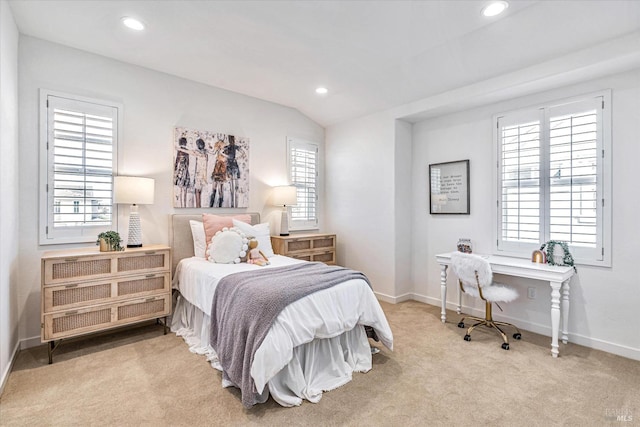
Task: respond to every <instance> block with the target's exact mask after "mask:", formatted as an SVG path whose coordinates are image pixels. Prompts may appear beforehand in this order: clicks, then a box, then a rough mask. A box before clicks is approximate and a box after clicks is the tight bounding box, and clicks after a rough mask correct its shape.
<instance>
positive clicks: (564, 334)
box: [562, 279, 571, 344]
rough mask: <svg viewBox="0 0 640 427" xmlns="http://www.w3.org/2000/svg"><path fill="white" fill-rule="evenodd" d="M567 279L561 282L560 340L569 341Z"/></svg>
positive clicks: (564, 342)
mask: <svg viewBox="0 0 640 427" xmlns="http://www.w3.org/2000/svg"><path fill="white" fill-rule="evenodd" d="M569 281H571V279H569V280H565V281H564V282H563V283H562V342H563V344H566V343H567V342H569Z"/></svg>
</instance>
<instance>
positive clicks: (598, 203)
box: [495, 91, 611, 265]
mask: <svg viewBox="0 0 640 427" xmlns="http://www.w3.org/2000/svg"><path fill="white" fill-rule="evenodd" d="M610 99H611V94H610V92H608V91H607V92H603V93H599V94H596V95H592V96H587V97H583V98H580V99H572V100H567V101H564V102H558V103H554V104H550V105H545V106H541V107H539V108H535V109H530V110H523V111H517V112H512V113H507V114H503V115H499V116H497V117H496V118H495V120H496V131H497V135H496V143H497V149H496V153H497V162H496V164H497V190H498V194H497V199H498V200H497V203H496V206H497V215H496V216H497V224H498V226H497V230H498V232H497V239H496V245H497V247H496V250H497V252H498V253H509V254H516V255H518V254H520V255H530V254H531V251H532V250H533V249H537V248H538V247H539V246H540V245H541V244H542V243H544V242H546V241H548V240H563V241H566V242H567V243H568V244H569V247H570V250H571V253H572V254H573V256H574V258H575V259H576V262H579V263H583V264H594V265H610V260H609V257H610V247H611V245H610V241H611V237H610V223H611V202H610V194H611V191H610V183H611V155H610V153H611V138H610V123H611V118H610Z"/></svg>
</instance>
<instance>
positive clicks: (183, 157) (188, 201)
mask: <svg viewBox="0 0 640 427" xmlns="http://www.w3.org/2000/svg"><path fill="white" fill-rule="evenodd" d="M173 188H174V191H173V207H175V208H246V207H248V206H249V139H248V138H242V137H238V136H234V135H228V134H224V133H216V132H210V131H202V130H194V129H186V128H183V127H176V128H175V129H174V156H173Z"/></svg>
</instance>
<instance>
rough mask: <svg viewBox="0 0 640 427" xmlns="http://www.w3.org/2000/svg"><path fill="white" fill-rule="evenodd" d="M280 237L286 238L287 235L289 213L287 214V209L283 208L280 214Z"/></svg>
mask: <svg viewBox="0 0 640 427" xmlns="http://www.w3.org/2000/svg"><path fill="white" fill-rule="evenodd" d="M280 215H281V216H280V235H281V236H288V235H289V212H287V207H286V206H285V207H284V208H283V209H282V213H281V214H280Z"/></svg>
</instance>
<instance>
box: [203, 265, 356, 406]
mask: <svg viewBox="0 0 640 427" xmlns="http://www.w3.org/2000/svg"><path fill="white" fill-rule="evenodd" d="M350 279H363V280H365V281H366V282H367V283H369V280H368V279H367V277H366V276H365V275H364V274H362V273H361V272H359V271H354V270H350V269H347V268H343V267H338V266H328V265H325V264H322V263H318V262H305V263H301V264H294V265H289V266H284V267H273V268H265V269H260V270H255V271H249V272H242V273H235V274H230V275H228V276H226V277H223V278H222V279H221V280H220V281H219V282H218V286H217V287H216V291H215V294H214V297H213V304H212V307H211V346H212V347H213V349H214V350H215V351H216V353H217V354H218V359H219V361H220V365H222V369H223V378H224V379H225V380H227V381H230V382H231V383H233V384H234V385H235V386H236V387H239V388H240V390H241V391H242V404H243V405H244V406H245V407H246V408H250V407H252V406H253V405H255V404H256V403H264V402H265V401H266V400H267V396H268V394H267V393H266V392H264V391H263V393H262V394H258V391H257V390H256V386H255V384H254V381H253V378H251V365H252V363H253V358H254V355H255V353H256V350H257V349H258V348H259V347H260V345H261V344H262V341H263V340H264V338H265V337H266V335H267V332H268V331H269V329H270V328H271V325H272V324H273V322H274V321H275V319H276V317H278V314H280V312H281V311H282V310H283V309H284V308H285V307H286V306H287V305H289V304H291V303H292V302H294V301H297V300H299V299H300V298H302V297H305V296H307V295H310V294H312V293H314V292H318V291H320V290H323V289H327V288H330V287H332V286H334V285H337V284H338V283H342V282H344V281H346V280H350Z"/></svg>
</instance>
